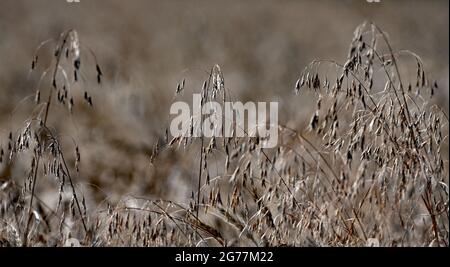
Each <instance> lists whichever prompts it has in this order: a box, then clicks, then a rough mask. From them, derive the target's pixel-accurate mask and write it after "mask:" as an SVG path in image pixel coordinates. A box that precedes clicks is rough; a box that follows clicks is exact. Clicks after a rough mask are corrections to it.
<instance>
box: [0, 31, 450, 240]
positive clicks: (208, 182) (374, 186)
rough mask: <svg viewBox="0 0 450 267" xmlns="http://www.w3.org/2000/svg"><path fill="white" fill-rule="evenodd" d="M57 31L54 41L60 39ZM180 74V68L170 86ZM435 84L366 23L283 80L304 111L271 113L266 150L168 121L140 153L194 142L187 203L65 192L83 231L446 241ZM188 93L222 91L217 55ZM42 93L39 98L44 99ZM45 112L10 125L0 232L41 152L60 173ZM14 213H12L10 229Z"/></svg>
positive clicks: (12, 235) (156, 156)
mask: <svg viewBox="0 0 450 267" xmlns="http://www.w3.org/2000/svg"><path fill="white" fill-rule="evenodd" d="M73 33H74V32H72V33H71V32H67V33H66V34H65V35H64V36H66V37H69V36H72V35H73ZM60 44H61V45H60V46H59V47H60V49H58V50H57V51H59V52H61V51H62V50H63V48H64V47H65V46H64V44H65V42H62V43H61V41H60ZM66 48H72V46H71V45H70V43H68V44H67V45H66ZM57 58H58V60H57V63H56V67H57V69H58V68H59V63H58V62H59V58H60V57H59V56H57ZM69 58H71V57H69ZM72 59H73V58H72ZM75 62H76V60H75ZM408 62H414V64H407V63H408ZM78 66H79V63H78ZM77 69H78V68H77V63H75V73H76V72H77V71H76V70H77ZM411 72H414V74H415V77H411V75H410V73H411ZM58 73H60V74H62V73H64V72H63V71H61V72H58V71H55V74H54V75H53V81H54V80H55V77H56V76H57V74H58ZM99 75H101V72H99ZM75 76H76V75H75ZM185 87H186V82H185V80H184V79H183V80H182V82H180V84H178V86H177V88H176V95H179V94H181V92H183V91H184V90H185ZM437 89H438V85H437V83H436V82H433V81H431V80H430V79H429V77H428V75H427V73H426V71H425V69H424V64H423V62H422V60H421V59H420V57H419V56H418V55H416V54H414V53H412V52H410V51H406V50H400V51H396V50H394V49H393V48H392V47H391V46H390V44H389V41H388V39H387V37H386V34H385V33H384V32H383V31H382V30H381V29H379V28H378V27H377V26H376V25H375V24H373V23H364V24H362V25H360V26H359V27H357V29H356V31H355V33H354V37H353V40H352V41H351V44H350V48H349V51H348V56H347V60H346V62H345V63H342V64H341V63H338V62H336V61H333V60H314V61H313V62H311V63H310V64H309V65H307V66H306V67H305V69H304V71H303V72H302V73H301V75H300V78H299V80H298V81H297V82H296V84H295V93H297V94H300V95H301V94H303V93H304V91H312V92H314V93H315V94H316V95H317V104H316V110H315V111H313V112H311V114H312V117H311V120H310V123H309V127H308V129H292V128H289V127H286V126H284V125H280V126H279V131H280V139H279V142H278V146H277V147H276V148H275V149H264V148H262V147H261V142H262V140H260V138H258V137H254V138H250V137H247V138H236V137H231V138H222V137H221V138H217V137H212V138H206V137H201V138H193V137H174V138H171V137H170V136H169V134H168V131H167V130H166V135H165V137H164V138H161V139H160V140H161V141H159V142H158V143H157V144H156V145H155V148H154V153H153V155H152V156H151V164H152V165H153V166H155V168H157V166H158V164H159V163H160V162H159V161H160V160H162V159H160V158H161V154H164V153H166V152H167V151H181V153H184V151H188V150H195V151H198V154H199V157H198V168H195V169H194V168H193V169H192V170H191V171H192V173H193V174H195V175H196V179H193V181H195V185H193V186H192V194H191V197H190V200H189V202H188V203H176V202H174V201H171V200H162V199H150V198H144V197H136V196H127V197H124V198H123V199H122V201H120V202H119V203H117V205H116V206H108V207H105V209H104V210H100V211H97V212H93V213H90V214H86V213H85V211H86V208H85V207H84V208H83V209H81V208H80V207H79V205H78V200H77V194H76V190H75V187H74V185H73V184H72V183H71V184H70V187H71V188H72V190H73V191H72V192H73V198H72V199H73V200H72V201H71V204H70V206H71V210H72V213H73V214H74V213H75V211H74V208H73V206H74V204H73V203H74V202H75V203H76V205H77V207H78V212H79V213H80V214H81V216H80V218H81V219H80V221H81V222H82V224H83V225H85V227H87V228H88V229H87V230H88V232H89V234H88V235H86V236H87V237H86V238H85V239H84V240H83V241H81V244H82V245H94V246H101V245H107V246H180V245H181V246H448V234H449V220H448V218H449V207H448V199H449V196H448V193H449V190H448V182H449V181H448V173H449V170H448V161H447V160H448V159H447V158H445V152H448V140H447V138H448V117H447V115H446V114H445V113H444V112H443V111H442V110H441V109H440V108H439V107H438V106H435V105H433V104H432V102H431V101H430V99H431V97H433V95H434V92H435V91H436V90H437ZM54 90H56V89H54ZM63 91H64V90H63ZM51 92H52V91H51ZM51 92H50V95H51ZM200 92H201V95H202V101H201V105H204V104H205V103H207V102H208V101H210V100H215V101H217V102H219V103H220V102H222V103H224V102H225V101H228V100H230V97H229V96H230V95H231V92H230V91H229V89H228V88H227V87H226V86H225V80H224V75H223V74H222V72H221V69H220V67H219V66H218V65H215V66H214V67H213V68H212V69H211V70H210V71H209V72H208V77H207V79H206V80H205V82H204V83H203V86H202V87H201V89H200ZM66 98H67V97H66ZM66 98H64V99H66ZM49 105H50V98H49V101H48V102H47V105H46V109H47V110H48V107H49ZM47 113H48V111H47V112H45V114H47ZM46 117H47V115H45V116H44V119H34V120H33V122H36V123H35V124H33V123H32V122H31V121H30V122H29V123H28V124H27V125H28V126H27V127H26V128H25V131H23V132H22V133H21V134H20V135H19V136H18V137H17V138H14V137H13V135H11V137H10V148H9V149H8V150H7V152H5V153H4V152H2V155H6V154H7V153H8V151H9V153H11V155H14V154H15V153H16V152H19V151H22V150H23V149H24V148H26V149H28V150H30V149H31V151H32V153H33V155H34V157H33V161H32V164H31V166H30V178H29V179H27V183H26V184H25V185H24V186H23V190H22V191H21V190H18V188H19V187H17V186H16V185H15V184H14V183H13V182H12V181H11V182H8V183H4V184H3V185H2V187H1V188H0V193H1V194H4V196H2V198H1V199H2V210H1V211H2V216H3V218H6V217H5V215H3V214H5V212H6V214H8V212H10V213H9V214H10V215H9V216H11V217H12V219H10V220H9V221H10V222H9V223H7V224H5V226H4V227H3V226H2V229H3V230H2V232H1V236H2V238H3V239H2V240H1V241H2V242H9V244H20V243H25V244H26V242H27V241H26V240H27V238H25V239H23V238H20V236H21V235H20V232H21V231H23V229H24V227H23V226H24V224H25V225H27V223H26V221H27V218H25V221H24V220H23V219H21V218H17V214H21V213H16V212H13V211H11V210H14V209H18V210H21V211H23V210H26V209H25V206H24V205H25V204H26V203H25V202H26V200H27V199H26V197H25V196H26V191H27V190H28V191H30V190H29V188H33V187H34V184H35V183H36V175H37V173H38V167H37V166H39V165H40V164H39V161H40V159H41V158H43V157H44V152H45V151H48V153H49V154H50V155H51V157H50V158H51V160H52V161H53V163H52V162H50V165H49V167H48V168H47V170H48V171H52V174H53V175H54V176H56V177H59V179H60V181H61V190H62V188H63V185H64V180H65V178H69V180H70V181H71V180H72V179H71V176H70V173H69V169H68V168H67V165H66V163H65V160H64V157H63V154H62V152H61V149H60V147H59V145H58V141H57V138H56V137H54V134H52V133H51V131H50V130H49V129H48V127H47V126H46V119H45V118H46ZM204 119H205V118H204V117H203V116H201V117H200V118H195V117H191V118H190V125H191V127H190V131H191V132H193V131H196V130H198V128H199V127H202V125H203V121H204ZM32 126H33V127H32ZM42 136H47V137H46V138H45V139H43V137H42ZM44 141H45V145H44ZM45 148H48V150H46V149H45ZM77 153H78V152H77ZM3 157H6V156H3ZM10 158H11V157H10ZM187 175H189V174H187ZM33 195H34V194H33V190H31V196H32V197H31V201H29V203H30V211H26V212H25V214H28V215H29V216H31V214H36V215H34V216H35V220H37V219H38V218H39V217H40V212H39V209H33V208H31V204H33V203H32V199H33ZM6 200H7V201H6ZM41 209H44V208H41ZM63 214H64V213H63ZM14 216H16V218H14ZM63 216H64V215H63ZM25 217H26V216H25ZM87 218H89V220H88V219H87ZM14 221H15V222H20V221H22V224H21V225H22V228H20V227H17V226H15V225H17V224H13V223H12V222H14ZM86 221H90V224H88V225H86V224H85V223H86ZM19 225H20V224H19ZM35 225H38V223H36V224H35ZM27 228H28V227H26V228H25V229H27ZM49 231H50V230H49ZM25 232H28V230H26V231H25ZM5 240H6V241H5ZM61 242H62V241H61ZM61 242H60V243H56V244H61Z"/></svg>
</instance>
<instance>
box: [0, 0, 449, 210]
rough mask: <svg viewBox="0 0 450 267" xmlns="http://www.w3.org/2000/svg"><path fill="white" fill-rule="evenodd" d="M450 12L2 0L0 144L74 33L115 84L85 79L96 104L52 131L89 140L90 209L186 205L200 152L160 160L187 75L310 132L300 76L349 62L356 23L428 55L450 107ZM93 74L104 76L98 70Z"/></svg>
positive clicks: (85, 167)
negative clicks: (36, 65) (220, 82)
mask: <svg viewBox="0 0 450 267" xmlns="http://www.w3.org/2000/svg"><path fill="white" fill-rule="evenodd" d="M448 5H449V2H448V1H446V0H443V1H437V0H432V1H392V0H381V3H368V2H367V1H364V0H355V1H312V0H311V1H287V0H283V1H266V0H262V1H253V0H250V1H233V0H231V1H206V0H205V1H181V0H180V1H148V0H130V1H120V0H95V1H91V0H81V3H67V2H66V1H65V0H40V1H35V0H2V1H1V2H0V142H2V144H3V145H4V146H5V144H6V142H7V134H8V133H9V129H18V128H19V127H20V126H21V125H20V123H21V122H23V121H24V120H25V119H26V118H27V116H28V115H29V114H30V112H31V107H30V106H32V105H28V104H26V103H29V102H32V97H31V98H30V97H28V96H30V95H34V88H35V87H36V84H37V80H38V77H39V74H37V73H36V72H35V73H32V74H30V73H29V72H30V64H31V61H32V57H33V53H34V50H35V48H36V47H37V46H38V45H39V44H40V42H42V41H43V40H46V39H48V38H55V37H57V36H58V34H59V33H60V32H62V31H63V30H66V29H70V28H73V29H76V30H77V31H78V33H79V36H80V40H81V42H82V43H84V44H85V45H87V46H89V47H90V48H91V49H92V50H94V51H95V54H96V56H97V59H98V60H99V63H100V65H101V66H102V70H103V73H104V75H105V77H104V83H103V84H102V85H97V84H95V83H90V82H86V83H85V84H84V86H86V87H89V89H90V92H91V93H92V95H93V98H94V108H93V109H91V108H88V107H87V106H86V105H83V104H80V105H78V106H76V108H75V112H74V114H73V115H72V116H69V117H68V114H67V113H68V111H67V110H66V109H65V108H63V107H61V108H59V110H58V111H54V112H55V113H54V114H53V115H52V117H51V118H50V121H49V125H52V126H53V127H55V128H57V129H58V132H59V133H61V135H63V136H66V137H67V139H68V140H69V141H68V144H69V145H70V142H71V138H73V139H75V140H76V142H77V144H78V145H79V147H80V151H81V153H82V163H81V173H80V176H79V177H77V178H76V179H77V184H79V187H80V188H81V190H82V191H83V192H84V193H85V195H86V198H87V201H88V203H89V205H90V206H91V207H95V206H97V205H99V203H100V202H101V201H104V200H106V201H107V202H108V201H110V202H111V203H114V202H115V201H117V200H118V199H120V198H122V197H123V196H125V195H127V194H130V195H145V196H147V197H152V198H159V197H161V198H166V199H172V200H176V201H180V202H183V201H185V200H186V199H187V198H188V197H189V196H190V192H191V190H194V188H195V178H196V171H197V168H192V157H187V156H186V155H185V154H184V153H176V152H173V153H170V154H167V155H164V157H166V158H165V159H163V160H161V161H160V163H159V164H160V165H159V166H158V167H155V166H152V165H151V164H150V160H149V158H150V154H151V151H152V149H153V145H154V144H155V142H156V141H157V140H158V139H159V138H162V136H163V134H164V128H165V127H166V120H167V114H168V111H169V106H170V102H171V101H172V100H173V96H174V92H175V89H176V86H177V83H178V82H179V81H180V80H182V79H183V78H185V79H186V88H187V89H186V90H187V91H188V92H193V91H199V89H200V88H201V85H202V82H203V80H204V79H205V78H206V77H207V74H206V71H208V70H209V69H210V68H211V67H212V66H213V65H214V64H219V65H220V66H221V68H222V71H223V73H224V76H225V81H226V87H227V88H228V89H229V90H231V91H232V92H233V97H234V98H235V99H237V100H241V101H279V103H280V121H281V122H282V123H284V124H287V125H289V126H291V127H293V128H296V129H303V128H305V126H307V124H308V123H309V119H310V117H311V114H312V112H313V108H314V103H315V100H313V98H312V95H311V98H309V97H308V96H309V95H308V94H303V95H302V96H300V97H293V96H294V94H293V89H294V85H295V82H296V80H297V79H298V76H299V74H300V72H301V71H302V70H303V68H304V67H305V65H306V64H307V63H309V62H310V61H311V60H313V59H316V58H322V59H336V60H337V61H340V62H342V61H345V58H346V56H347V48H348V45H349V42H350V40H351V39H352V36H353V31H354V29H355V27H356V26H357V25H358V24H360V23H361V22H363V21H366V20H367V21H373V22H375V23H377V24H378V25H379V26H380V27H381V28H382V29H383V30H384V31H385V32H386V33H388V35H389V38H390V41H391V44H392V46H393V47H394V49H395V50H399V49H408V50H411V51H414V52H415V53H417V54H418V55H420V56H421V57H422V59H423V61H424V64H425V68H426V70H427V72H428V73H429V74H430V77H431V79H433V80H437V82H438V83H439V85H440V87H439V91H438V92H436V94H437V97H436V98H435V99H434V100H433V101H436V103H437V104H439V105H440V106H442V107H444V108H445V109H447V108H448V102H449V96H448V72H449V69H448V63H449V62H448V58H449V54H448V53H449V36H448V34H449V33H448V22H449V17H448V16H449V14H448ZM86 64H88V63H86ZM40 70H42V69H40ZM85 72H86V69H85ZM38 73H39V72H38ZM86 75H87V76H88V77H89V75H91V76H92V77H95V76H94V75H95V69H92V73H86ZM411 77H414V73H413V74H412V76H411ZM412 79H414V78H412ZM47 86H49V85H47ZM75 90H76V88H75ZM79 90H80V92H81V93H80V95H81V94H82V90H81V88H79ZM188 96H189V94H188V93H186V97H187V99H189V97H188ZM27 97H28V98H27ZM13 111H14V112H13ZM67 118H70V119H67ZM192 153H194V152H192ZM192 156H193V157H194V158H195V156H196V154H195V153H194V154H192ZM68 157H69V158H72V157H73V155H69V156H68ZM197 157H198V155H197ZM71 160H72V161H73V158H72V159H71ZM194 166H196V165H194ZM2 168H3V169H2ZM24 169H25V168H24V166H21V163H20V162H17V163H16V164H15V165H14V166H13V171H6V170H4V167H0V179H3V180H4V179H7V178H11V177H9V176H10V175H13V176H14V177H13V178H14V179H21V178H20V176H21V175H24V176H25V175H26V174H25V170H24ZM189 174H191V176H192V177H190V176H189ZM56 188H57V186H55V185H54V182H52V181H46V180H43V181H42V182H41V183H40V184H38V192H39V195H41V196H42V198H43V199H44V200H47V201H48V203H54V202H55V201H56V196H55V194H54V192H55V190H57V189H56Z"/></svg>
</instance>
